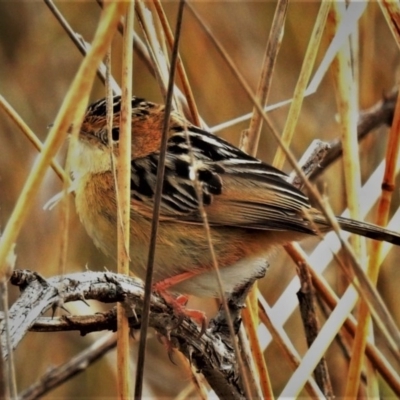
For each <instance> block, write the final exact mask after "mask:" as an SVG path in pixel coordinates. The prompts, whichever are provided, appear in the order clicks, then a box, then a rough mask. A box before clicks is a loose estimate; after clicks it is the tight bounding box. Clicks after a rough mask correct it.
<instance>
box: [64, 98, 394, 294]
mask: <svg viewBox="0 0 400 400" xmlns="http://www.w3.org/2000/svg"><path fill="white" fill-rule="evenodd" d="M113 112H114V127H113V130H112V137H113V140H114V141H115V144H116V145H115V150H114V153H115V155H116V158H117V159H118V139H119V113H120V98H119V97H115V98H114V104H113ZM163 118H164V107H163V106H161V105H156V104H154V103H150V102H147V101H145V100H143V99H139V98H133V99H132V163H131V165H132V168H131V249H130V250H131V258H132V269H133V271H134V272H136V273H137V274H138V275H139V276H141V277H144V274H145V266H146V259H147V253H148V243H149V237H150V225H151V216H152V210H153V202H154V191H155V182H156V174H157V166H158V159H159V147H160V143H161V130H162V123H163ZM107 146H108V139H107V131H106V106H105V100H100V101H98V102H96V103H94V104H92V105H90V106H89V108H88V110H87V112H86V115H85V119H84V122H83V124H82V127H81V133H80V137H79V142H78V146H77V148H76V149H75V150H74V151H75V153H74V159H73V160H74V161H73V167H72V169H73V175H74V179H75V180H76V206H77V211H78V213H79V215H80V218H81V220H82V222H83V224H84V225H85V227H86V229H87V231H88V233H89V235H90V236H91V237H92V239H93V240H94V242H95V244H96V245H97V246H98V247H100V248H101V249H102V250H103V251H104V252H105V253H107V254H109V255H111V256H114V257H115V256H116V237H117V234H116V201H115V191H114V182H113V175H112V172H111V161H110V154H109V152H108V149H107ZM193 161H194V163H193ZM194 177H196V179H197V180H198V182H199V186H200V189H201V202H202V203H203V205H204V207H205V210H206V212H207V217H208V221H209V223H210V226H211V235H212V240H213V244H214V249H215V252H216V254H217V258H218V264H219V267H220V269H221V273H222V277H223V281H224V284H225V289H226V291H227V292H230V291H232V290H233V289H234V288H235V287H237V286H238V285H241V284H243V283H244V282H246V281H247V280H248V279H250V278H252V277H253V276H258V275H259V272H260V270H261V269H262V268H263V266H264V264H265V258H266V256H267V255H268V254H269V252H270V251H271V249H272V248H274V247H276V246H278V245H281V244H284V243H286V242H288V241H292V240H299V239H301V238H303V237H304V236H305V235H313V234H315V231H314V226H315V225H314V224H316V225H317V226H318V228H319V229H320V230H321V231H322V232H324V231H327V230H328V229H329V226H328V223H327V222H326V221H325V218H324V217H323V216H322V214H321V213H319V212H318V211H317V210H314V209H312V208H311V207H310V204H309V202H308V199H307V197H306V196H305V195H304V194H303V193H301V192H300V191H299V190H297V189H296V188H295V187H294V186H292V185H291V184H290V183H288V182H287V176H286V175H285V174H284V173H283V172H281V171H279V170H277V169H276V168H274V167H272V166H270V165H268V164H266V163H263V162H262V161H260V160H257V159H255V158H253V157H250V156H248V155H247V154H245V153H244V152H242V151H240V150H239V149H237V148H236V147H234V146H232V145H230V144H229V143H227V142H226V141H224V140H222V139H220V138H218V137H216V136H214V135H212V134H210V133H208V132H206V131H204V130H202V129H199V128H197V127H194V126H193V125H191V124H190V123H189V122H188V121H185V120H184V119H183V118H182V117H181V116H179V115H178V114H176V113H173V114H172V115H171V118H170V130H169V139H168V148H167V154H166V165H165V179H164V187H163V194H162V203H161V216H160V228H159V239H158V240H159V242H158V247H157V252H156V265H155V274H154V281H155V282H159V281H162V280H164V279H167V278H171V277H174V276H176V275H178V274H181V273H184V272H188V271H200V272H201V274H199V275H197V276H194V277H192V278H190V279H188V280H187V281H185V282H182V283H180V284H178V285H176V286H175V287H173V288H172V289H173V290H176V291H178V292H181V293H188V294H196V295H205V296H215V295H218V289H217V283H216V280H215V278H214V272H213V270H212V263H211V258H210V253H209V249H208V245H207V240H206V236H205V232H204V227H203V223H202V219H201V216H200V213H199V198H198V193H197V192H196V186H195V183H194V180H193V178H194ZM305 211H306V212H305ZM310 215H311V216H312V218H313V220H314V221H313V222H310V221H309V220H308V218H310ZM340 223H341V226H342V228H343V229H346V230H349V231H351V232H355V233H358V234H362V235H364V236H369V237H373V238H376V239H379V240H388V241H392V242H394V243H396V244H400V235H399V234H396V233H394V232H393V233H389V234H388V233H385V231H383V230H382V229H381V228H378V227H374V226H371V225H369V224H363V223H358V222H356V221H351V220H345V219H340ZM368 230H369V231H368Z"/></svg>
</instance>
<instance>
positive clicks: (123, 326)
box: [109, 0, 135, 399]
mask: <svg viewBox="0 0 400 400" xmlns="http://www.w3.org/2000/svg"><path fill="white" fill-rule="evenodd" d="M134 7H135V1H133V0H132V1H130V2H129V4H128V6H127V10H126V14H125V30H124V35H123V52H122V73H121V76H122V80H121V85H122V88H123V89H122V96H121V120H120V135H119V148H118V151H119V157H118V164H117V182H116V183H117V185H116V186H117V188H118V194H119V196H118V204H117V207H118V209H117V212H118V214H119V215H120V216H121V218H117V221H118V235H117V237H118V246H117V270H118V273H119V274H123V275H129V263H130V258H129V246H130V216H131V214H130V207H131V191H130V188H131V185H130V182H131V159H132V157H131V151H132V65H133V21H134ZM109 134H110V133H109ZM110 145H111V146H112V144H111V143H110ZM117 320H118V331H117V365H118V384H117V385H118V386H117V390H118V398H120V399H127V398H131V397H132V395H133V391H132V371H131V368H130V351H129V350H130V346H129V336H130V328H129V323H128V318H127V315H126V312H125V310H124V307H123V305H122V304H121V303H118V305H117Z"/></svg>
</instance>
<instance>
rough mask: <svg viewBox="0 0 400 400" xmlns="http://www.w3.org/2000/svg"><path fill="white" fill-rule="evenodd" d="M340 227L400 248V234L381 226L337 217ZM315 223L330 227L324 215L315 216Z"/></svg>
mask: <svg viewBox="0 0 400 400" xmlns="http://www.w3.org/2000/svg"><path fill="white" fill-rule="evenodd" d="M336 218H337V220H338V222H339V225H340V227H341V228H342V229H343V230H344V231H347V232H350V233H355V234H356V235H361V236H365V237H366V238H369V239H374V240H380V241H383V242H389V243H392V244H395V245H396V246H400V233H398V232H394V231H391V230H389V229H385V228H383V227H381V226H377V225H374V224H369V223H368V222H360V221H355V220H354V219H349V218H343V217H336ZM313 219H314V222H316V223H317V224H318V225H322V226H324V227H329V223H328V222H327V220H326V219H325V217H323V216H322V215H318V216H317V215H315V216H314V218H313Z"/></svg>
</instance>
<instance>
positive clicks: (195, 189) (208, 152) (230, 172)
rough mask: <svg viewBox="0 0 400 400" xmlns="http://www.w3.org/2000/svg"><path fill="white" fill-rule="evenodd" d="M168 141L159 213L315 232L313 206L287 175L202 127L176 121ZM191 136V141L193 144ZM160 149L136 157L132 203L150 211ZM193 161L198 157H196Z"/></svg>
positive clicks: (234, 224) (193, 220)
mask: <svg viewBox="0 0 400 400" xmlns="http://www.w3.org/2000/svg"><path fill="white" fill-rule="evenodd" d="M174 129H175V132H174V133H173V134H172V135H171V137H170V138H169V141H168V150H167V155H166V165H165V177H164V181H165V183H164V187H163V194H162V202H161V214H160V218H161V219H164V220H176V221H179V222H186V223H201V222H202V220H201V217H200V213H199V195H200V198H201V201H202V203H203V205H204V207H205V210H206V212H207V217H208V221H209V223H210V225H224V226H232V227H243V228H252V229H269V230H295V231H300V232H306V233H312V232H313V231H312V228H311V227H310V225H309V222H308V221H307V219H306V218H304V213H303V211H304V209H308V208H310V205H309V203H308V199H307V197H306V196H304V194H302V193H301V192H300V191H299V190H297V189H296V188H295V187H294V186H292V185H291V184H290V183H288V182H287V180H286V179H287V176H286V175H285V174H284V173H283V172H281V171H279V170H278V169H276V168H274V167H272V166H270V165H268V164H265V163H263V162H261V161H259V160H257V159H255V158H253V157H251V156H249V155H247V154H245V153H244V152H242V151H241V150H239V149H237V148H236V147H234V146H232V145H230V144H229V143H227V142H226V141H224V140H222V139H220V138H218V137H216V136H214V135H212V134H210V133H208V132H205V131H203V130H201V129H199V128H195V127H191V126H190V127H189V128H188V129H187V130H186V131H185V130H184V129H183V128H181V127H179V126H177V127H175V128H174ZM189 140H190V144H189ZM158 159H159V154H157V153H153V154H150V155H148V156H146V157H144V158H141V159H136V160H133V161H132V179H131V194H132V205H133V207H135V208H136V210H137V211H139V212H142V213H143V214H144V215H146V216H148V217H150V216H151V213H152V209H153V202H154V191H155V182H156V175H157V166H158ZM193 161H194V163H193Z"/></svg>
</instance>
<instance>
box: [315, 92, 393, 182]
mask: <svg viewBox="0 0 400 400" xmlns="http://www.w3.org/2000/svg"><path fill="white" fill-rule="evenodd" d="M397 95H398V88H397V87H396V88H395V89H393V90H392V91H391V92H390V94H389V95H387V96H385V97H384V98H383V99H382V100H381V101H379V102H378V103H377V104H375V105H374V106H373V107H371V108H369V109H368V110H364V111H361V112H360V115H359V118H358V124H357V134H358V141H361V140H362V139H364V138H365V136H366V135H367V134H368V133H370V132H371V131H372V130H373V129H376V128H378V127H380V126H381V125H383V124H386V125H388V126H390V125H391V124H392V120H393V115H394V107H395V105H396V99H397ZM329 144H330V150H329V151H328V153H327V154H326V157H325V158H324V159H323V160H322V161H321V164H320V168H317V169H315V170H314V172H313V173H312V174H311V175H310V177H309V179H311V180H315V179H316V178H317V177H319V176H320V174H321V173H322V172H323V171H324V170H325V169H326V168H327V167H329V166H330V165H331V164H332V163H333V162H334V161H336V160H337V159H338V158H340V157H341V156H342V152H343V151H342V144H341V141H340V139H339V138H338V139H335V140H333V141H332V142H331V143H329Z"/></svg>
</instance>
